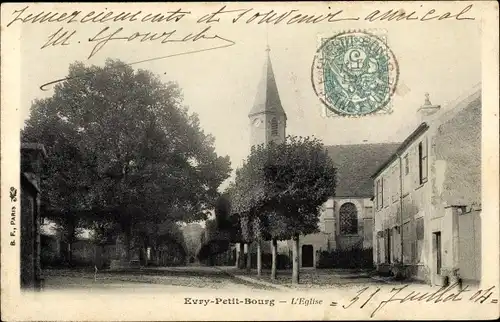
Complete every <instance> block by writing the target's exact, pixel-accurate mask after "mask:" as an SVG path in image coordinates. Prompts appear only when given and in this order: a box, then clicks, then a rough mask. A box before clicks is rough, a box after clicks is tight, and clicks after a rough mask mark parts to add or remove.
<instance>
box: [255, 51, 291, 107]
mask: <svg viewBox="0 0 500 322" xmlns="http://www.w3.org/2000/svg"><path fill="white" fill-rule="evenodd" d="M270 51H271V49H270V48H269V44H268V45H267V46H266V56H267V57H266V62H265V64H264V69H263V73H262V78H261V80H260V82H259V86H258V88H257V95H256V96H255V102H254V104H253V106H252V109H251V110H250V113H249V114H248V115H249V116H252V115H255V114H260V113H275V114H283V115H285V117H286V114H285V111H284V110H283V107H282V106H281V100H280V96H279V93H278V86H277V85H276V79H275V77H274V72H273V67H272V64H271V56H270V54H269V52H270Z"/></svg>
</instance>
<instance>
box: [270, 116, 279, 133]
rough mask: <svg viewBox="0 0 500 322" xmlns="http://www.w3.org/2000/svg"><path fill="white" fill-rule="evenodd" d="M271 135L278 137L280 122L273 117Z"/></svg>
mask: <svg viewBox="0 0 500 322" xmlns="http://www.w3.org/2000/svg"><path fill="white" fill-rule="evenodd" d="M271 135H272V136H277V135H278V120H277V119H276V118H275V117H273V118H272V120H271Z"/></svg>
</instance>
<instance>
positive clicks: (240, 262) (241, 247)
mask: <svg viewBox="0 0 500 322" xmlns="http://www.w3.org/2000/svg"><path fill="white" fill-rule="evenodd" d="M238 247H239V252H238V254H239V256H238V268H240V269H241V268H243V266H244V263H245V245H244V244H243V243H238Z"/></svg>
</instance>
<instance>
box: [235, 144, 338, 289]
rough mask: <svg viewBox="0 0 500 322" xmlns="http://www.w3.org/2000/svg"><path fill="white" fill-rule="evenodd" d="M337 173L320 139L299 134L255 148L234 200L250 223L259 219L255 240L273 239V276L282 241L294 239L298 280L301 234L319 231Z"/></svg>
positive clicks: (238, 181) (296, 278)
mask: <svg viewBox="0 0 500 322" xmlns="http://www.w3.org/2000/svg"><path fill="white" fill-rule="evenodd" d="M335 174H336V170H335V168H334V165H333V162H332V160H331V159H330V157H329V156H328V153H327V151H326V150H325V148H324V146H323V144H322V143H321V142H320V141H319V140H317V139H314V138H313V139H311V138H309V137H305V138H303V137H294V136H288V137H287V140H286V141H285V143H282V144H274V143H272V142H271V143H269V144H268V145H266V146H258V147H255V148H253V149H252V151H251V153H250V155H249V156H248V158H247V160H246V162H245V164H244V165H243V166H242V168H241V169H238V171H237V174H236V179H235V192H234V193H233V200H234V202H235V205H236V209H237V211H239V212H241V213H245V214H246V217H245V218H246V221H244V222H245V223H246V225H248V223H249V222H250V221H252V220H253V221H258V225H254V226H253V227H254V229H253V232H252V234H251V235H252V238H257V239H259V238H263V239H266V240H269V239H270V240H271V241H272V250H273V269H272V274H271V277H272V278H275V277H276V248H277V240H288V239H293V241H294V243H293V244H294V247H293V251H294V255H293V256H294V258H293V274H292V281H293V282H294V283H298V281H299V262H298V254H299V252H298V245H299V236H300V235H306V234H311V233H314V232H317V231H318V221H319V218H318V217H319V214H320V208H321V206H322V205H323V204H324V203H325V202H326V201H327V200H328V198H329V197H331V196H333V195H334V194H335V179H336V178H335ZM242 227H243V226H242ZM247 235H250V234H248V233H247ZM249 237H250V236H247V238H249Z"/></svg>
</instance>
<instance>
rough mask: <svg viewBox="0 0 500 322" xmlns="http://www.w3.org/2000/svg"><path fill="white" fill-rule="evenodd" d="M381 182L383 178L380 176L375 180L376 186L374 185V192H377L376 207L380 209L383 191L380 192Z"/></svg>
mask: <svg viewBox="0 0 500 322" xmlns="http://www.w3.org/2000/svg"><path fill="white" fill-rule="evenodd" d="M382 182H383V179H382V178H380V179H378V180H377V186H376V190H377V191H376V192H377V209H381V208H382V206H383V201H382V198H383V196H384V194H383V192H382V188H383V187H382Z"/></svg>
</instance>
